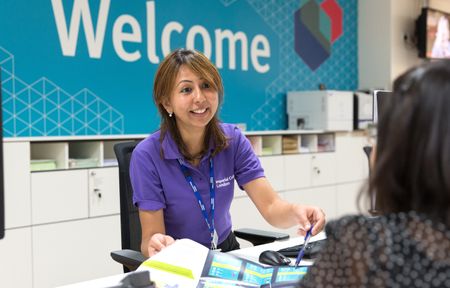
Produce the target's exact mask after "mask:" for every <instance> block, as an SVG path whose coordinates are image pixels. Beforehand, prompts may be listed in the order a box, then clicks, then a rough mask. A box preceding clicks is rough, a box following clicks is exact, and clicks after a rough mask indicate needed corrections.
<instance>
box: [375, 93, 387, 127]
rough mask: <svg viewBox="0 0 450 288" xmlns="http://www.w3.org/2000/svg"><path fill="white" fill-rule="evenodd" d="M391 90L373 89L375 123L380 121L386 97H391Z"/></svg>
mask: <svg viewBox="0 0 450 288" xmlns="http://www.w3.org/2000/svg"><path fill="white" fill-rule="evenodd" d="M391 93H392V92H391V91H387V90H375V91H373V123H378V118H379V115H380V113H381V111H383V110H382V109H383V103H385V102H386V98H387V97H389V95H390V94H391Z"/></svg>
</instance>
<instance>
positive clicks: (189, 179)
mask: <svg viewBox="0 0 450 288" xmlns="http://www.w3.org/2000/svg"><path fill="white" fill-rule="evenodd" d="M178 163H180V167H181V171H182V172H183V174H184V177H185V178H186V181H187V182H188V183H189V185H190V186H191V188H192V191H194V195H195V198H197V201H198V205H199V206H200V210H202V215H203V218H204V219H205V222H206V225H208V229H209V233H210V236H211V249H216V246H217V243H215V242H216V241H214V240H215V239H214V238H215V237H214V236H215V235H214V234H215V233H216V231H215V229H214V199H215V198H216V189H215V187H214V161H213V159H212V158H209V184H210V186H209V198H210V201H211V213H210V215H211V223H210V221H209V217H208V213H207V212H206V208H205V204H204V203H203V200H202V198H201V197H200V193H199V192H198V189H197V186H196V185H195V183H194V180H193V179H192V175H191V173H190V172H189V168H188V167H186V165H185V164H184V161H183V160H182V159H178Z"/></svg>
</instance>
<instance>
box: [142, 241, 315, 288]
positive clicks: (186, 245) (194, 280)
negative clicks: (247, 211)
mask: <svg viewBox="0 0 450 288" xmlns="http://www.w3.org/2000/svg"><path fill="white" fill-rule="evenodd" d="M138 270H150V277H151V279H152V281H154V282H155V283H156V285H157V287H173V288H175V287H183V288H184V287H193V288H195V287H197V288H208V287H277V286H278V285H281V284H283V287H287V286H286V285H288V284H289V283H297V282H298V281H299V280H300V279H301V278H302V277H303V276H304V275H305V274H306V271H307V267H298V268H295V267H294V266H277V267H270V266H266V265H263V264H260V263H258V262H254V261H251V260H248V259H245V258H242V257H239V256H237V255H233V254H230V253H222V252H218V251H211V250H209V249H208V248H206V247H204V246H202V245H200V244H198V243H196V242H194V241H192V240H189V239H181V240H177V241H175V243H174V244H172V245H170V246H168V247H167V248H164V249H163V250H162V251H161V252H159V253H158V254H156V255H155V256H153V257H151V258H149V259H148V260H146V261H145V262H144V263H142V265H141V266H140V267H139V269H138Z"/></svg>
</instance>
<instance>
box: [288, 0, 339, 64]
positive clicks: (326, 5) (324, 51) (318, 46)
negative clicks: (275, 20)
mask: <svg viewBox="0 0 450 288" xmlns="http://www.w3.org/2000/svg"><path fill="white" fill-rule="evenodd" d="M342 18H343V12H342V8H341V6H339V3H337V2H336V0H325V1H323V2H322V3H321V4H320V5H319V4H318V3H317V2H316V0H309V1H307V2H306V3H305V4H304V5H303V6H302V7H301V8H300V9H298V10H297V11H296V12H295V13H294V25H295V27H294V34H295V35H294V43H295V52H296V53H297V54H298V56H300V58H302V60H303V61H304V62H305V63H306V64H307V65H308V66H309V68H311V70H316V69H317V68H318V67H319V66H320V65H322V63H323V62H324V61H325V60H326V59H327V58H328V57H330V55H331V45H332V44H333V42H334V41H336V40H337V39H338V38H339V37H340V36H341V35H342V31H343V29H342Z"/></svg>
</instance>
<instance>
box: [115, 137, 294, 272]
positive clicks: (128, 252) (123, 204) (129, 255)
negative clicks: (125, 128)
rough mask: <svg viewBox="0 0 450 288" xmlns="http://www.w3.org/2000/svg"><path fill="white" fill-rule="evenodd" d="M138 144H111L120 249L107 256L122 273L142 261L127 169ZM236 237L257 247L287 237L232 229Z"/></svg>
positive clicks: (135, 213)
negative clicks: (114, 159) (116, 174)
mask: <svg viewBox="0 0 450 288" xmlns="http://www.w3.org/2000/svg"><path fill="white" fill-rule="evenodd" d="M138 143H139V141H132V142H122V143H117V144H115V145H114V152H115V154H116V157H117V162H118V165H119V186H120V223H121V227H120V228H121V237H122V250H118V251H113V252H111V257H112V258H113V259H114V260H115V261H116V262H119V263H120V264H122V265H123V267H124V272H129V271H134V270H136V269H137V268H138V267H139V265H141V263H142V262H143V261H144V260H145V259H146V258H145V257H144V256H143V255H142V254H141V253H140V252H138V251H141V224H140V220H139V212H138V209H137V208H136V207H135V206H134V205H133V188H132V186H131V181H130V175H129V167H130V159H131V154H132V153H133V150H134V147H136V145H137V144H138ZM234 233H235V235H236V237H239V238H241V239H244V240H247V241H249V242H251V243H252V244H253V245H260V244H266V243H270V242H273V241H275V240H282V239H287V238H289V235H288V234H285V233H278V232H269V231H261V230H256V229H247V228H243V229H236V230H234Z"/></svg>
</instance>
